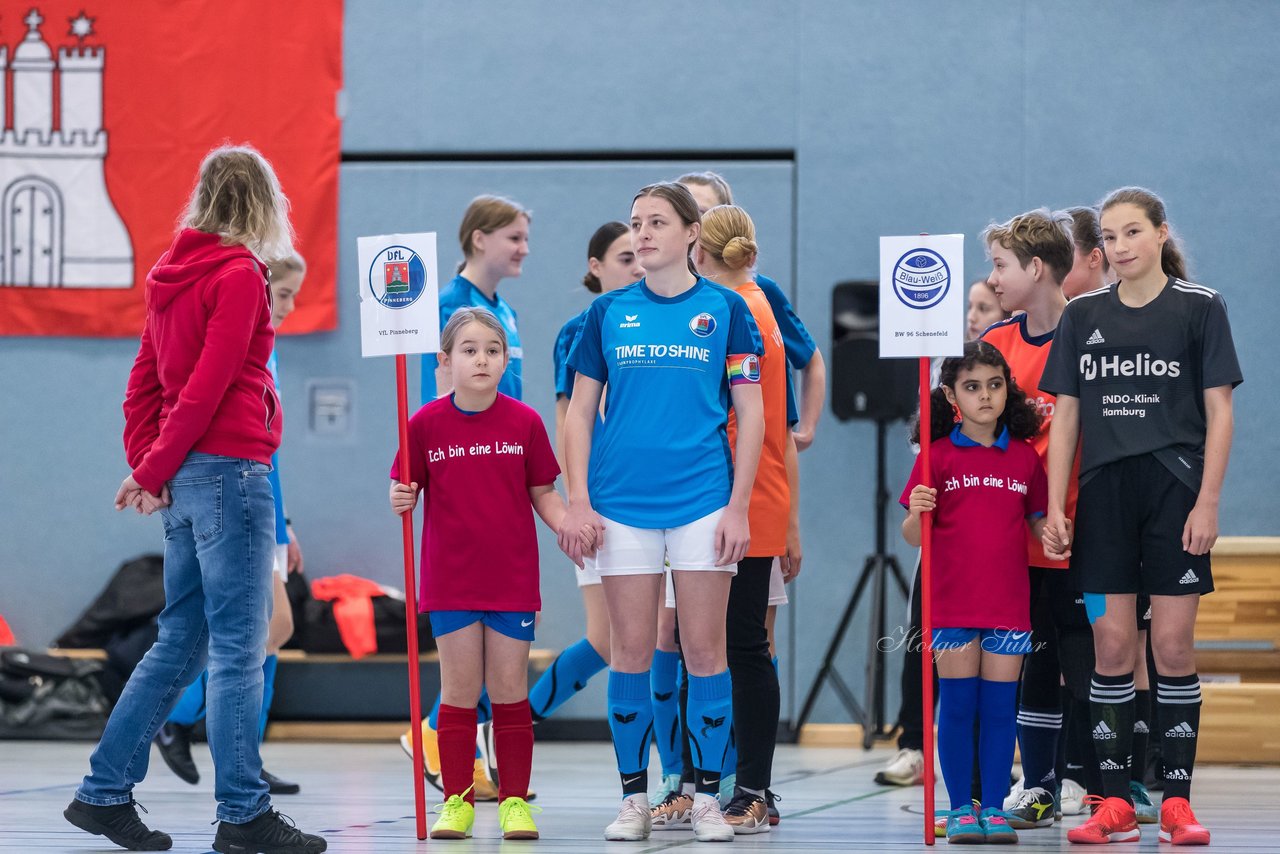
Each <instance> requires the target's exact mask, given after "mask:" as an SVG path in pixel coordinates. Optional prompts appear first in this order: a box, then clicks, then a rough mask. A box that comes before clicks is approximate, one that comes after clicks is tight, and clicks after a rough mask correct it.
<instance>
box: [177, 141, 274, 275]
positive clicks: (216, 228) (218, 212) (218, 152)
mask: <svg viewBox="0 0 1280 854" xmlns="http://www.w3.org/2000/svg"><path fill="white" fill-rule="evenodd" d="M181 224H182V227H183V228H194V229H196V230H197V231H203V232H206V233H209V234H217V235H220V236H221V237H222V244H223V245H224V246H233V245H241V246H244V247H245V248H247V249H248V250H249V251H250V252H252V253H253V254H255V255H257V256H258V257H259V258H261V259H262V260H264V261H273V260H276V259H279V258H285V257H288V256H289V255H292V254H293V225H292V224H291V223H290V222H289V199H288V198H287V197H286V196H285V194H284V192H283V191H282V190H281V189H280V181H279V179H278V178H276V173H275V170H273V169H272V168H271V164H270V163H268V162H267V159H266V158H265V157H263V156H262V155H261V154H260V153H259V152H258V151H257V149H255V148H253V147H251V146H248V145H223V146H219V147H218V148H215V149H213V150H212V151H210V152H209V153H208V154H207V155H205V158H204V161H203V162H202V163H201V164H200V177H199V178H198V179H197V181H196V186H195V189H194V190H193V191H192V193H191V199H190V201H188V203H187V211H186V215H185V216H184V217H183V219H182V223H181Z"/></svg>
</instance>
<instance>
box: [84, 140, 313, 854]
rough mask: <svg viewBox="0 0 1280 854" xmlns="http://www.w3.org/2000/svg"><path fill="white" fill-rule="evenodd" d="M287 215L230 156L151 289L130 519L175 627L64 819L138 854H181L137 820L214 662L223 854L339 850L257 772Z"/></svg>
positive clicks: (127, 696)
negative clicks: (274, 364)
mask: <svg viewBox="0 0 1280 854" xmlns="http://www.w3.org/2000/svg"><path fill="white" fill-rule="evenodd" d="M288 207H289V205H288V200H287V199H286V198H285V197H284V194H283V193H282V192H281V191H280V183H279V181H278V180H277V179H276V176H275V173H274V172H273V171H272V169H271V165H270V164H269V163H268V162H267V161H266V160H265V159H264V158H263V157H262V155H261V154H259V153H258V152H257V151H255V150H253V149H252V148H243V147H223V148H218V149H215V150H214V151H212V152H210V153H209V155H208V156H207V157H205V160H204V163H202V164H201V166H200V176H199V180H198V181H197V184H196V188H195V191H194V192H193V193H192V196H191V201H190V203H189V205H188V208H187V212H186V215H185V216H184V218H183V220H182V228H181V229H180V231H179V232H178V235H177V237H176V238H175V239H174V241H173V245H172V246H170V247H169V250H168V251H167V252H165V254H164V255H162V256H161V257H160V260H159V261H158V262H157V263H156V265H155V267H153V268H152V270H151V272H150V274H149V275H148V276H147V285H146V303H147V319H146V325H145V326H144V327H143V330H142V342H141V346H140V347H139V348H138V357H137V359H136V360H135V361H134V365H133V371H132V373H131V374H130V376H129V387H128V390H127V392H126V394H125V402H124V415H125V430H124V443H125V453H126V456H127V459H128V462H129V465H130V467H131V468H132V472H131V474H130V475H129V476H128V477H126V478H125V479H124V482H123V483H122V484H121V485H120V490H119V492H117V494H116V509H117V510H120V509H124V508H125V507H133V508H134V509H136V510H137V511H138V512H140V513H148V514H150V513H152V512H154V511H156V510H160V511H161V515H162V516H163V518H164V532H165V555H164V558H165V560H164V586H165V599H166V602H165V609H164V611H163V612H162V613H161V614H160V620H159V622H160V633H159V637H158V638H157V639H156V643H155V645H154V646H153V647H152V648H151V650H150V651H149V652H148V653H147V655H146V657H145V658H143V659H142V662H141V663H139V665H138V667H137V669H136V670H134V672H133V676H132V677H131V678H130V679H129V683H128V685H126V686H125V689H124V693H123V694H122V695H121V697H120V701H119V702H118V703H117V704H116V707H115V709H113V710H112V713H111V718H110V720H108V721H107V728H106V731H105V732H104V733H103V735H102V740H101V741H100V742H99V743H98V747H97V749H95V750H94V752H93V756H92V758H91V759H90V766H91V770H90V773H89V775H88V776H87V777H85V778H84V782H83V783H81V785H80V788H79V789H77V790H76V795H75V800H73V801H72V802H71V805H70V806H68V807H67V809H66V810H65V811H64V813H63V815H64V816H65V817H66V818H67V820H68V821H70V822H71V823H72V824H74V825H76V826H77V827H80V828H82V829H84V830H87V831H89V832H90V833H95V834H98V835H101V836H105V837H107V838H108V839H110V840H111V841H112V842H114V843H116V844H117V845H121V846H123V847H125V848H129V849H131V850H156V851H159V850H166V849H168V848H169V847H170V846H171V845H172V844H173V841H172V839H171V838H170V837H169V836H168V834H165V833H161V832H159V831H153V830H150V829H149V828H147V826H146V825H144V824H143V823H142V821H141V820H140V819H139V818H138V814H137V812H136V811H135V808H134V807H135V802H134V800H133V787H134V785H135V784H137V783H138V782H139V781H141V780H142V778H143V777H144V776H146V773H147V760H148V758H149V755H150V747H151V739H152V738H153V737H154V736H155V734H156V731H157V730H158V729H159V728H160V725H161V724H162V723H163V722H164V720H165V718H167V717H168V715H169V712H170V711H171V710H172V708H173V705H174V703H175V702H176V701H177V699H178V697H179V695H180V694H181V693H182V691H183V689H184V688H185V687H186V686H187V685H188V684H190V683H191V682H192V680H194V679H195V678H196V676H197V675H199V673H200V672H201V670H202V669H204V667H205V664H206V661H207V664H208V668H209V684H208V689H207V702H208V715H207V718H206V721H207V726H208V732H209V747H210V749H211V751H212V752H213V762H214V767H215V775H216V781H215V784H214V795H215V797H216V798H217V800H218V810H217V817H218V819H219V822H220V824H219V825H218V831H217V835H216V837H215V839H214V843H213V847H214V850H216V851H222V852H229V851H254V852H267V854H269V853H270V852H284V851H289V852H318V851H324V850H325V848H326V844H325V841H324V840H323V839H321V838H320V837H319V836H312V835H309V834H305V833H303V832H302V831H300V830H298V829H297V828H296V827H294V826H293V824H292V822H288V821H285V820H284V819H282V817H281V816H280V815H279V813H277V812H276V811H275V810H273V809H272V808H271V800H270V798H269V796H268V794H267V784H266V783H264V782H263V781H262V779H261V772H262V760H261V758H260V757H259V755H258V737H257V734H258V714H259V709H260V707H261V705H262V661H263V656H264V655H265V645H266V640H267V622H268V618H269V616H270V613H271V572H272V567H271V564H272V556H273V549H274V545H275V515H274V514H275V505H274V503H273V499H272V495H271V486H270V485H269V484H268V482H267V474H268V472H269V471H270V470H271V466H270V461H271V454H272V453H273V452H274V451H275V449H276V447H277V445H279V443H280V428H281V426H282V424H281V417H280V405H279V402H278V401H277V399H276V392H275V385H274V383H273V382H272V379H271V372H270V370H269V369H268V367H267V360H268V358H269V357H270V355H271V348H272V346H273V345H274V342H275V333H274V332H273V331H272V328H271V297H270V292H269V291H268V289H267V266H266V263H265V261H266V260H271V259H275V258H282V257H285V256H287V255H288V254H289V253H290V252H291V251H292V229H291V227H290V225H289V218H288Z"/></svg>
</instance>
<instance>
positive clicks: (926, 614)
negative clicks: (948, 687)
mask: <svg viewBox="0 0 1280 854" xmlns="http://www.w3.org/2000/svg"><path fill="white" fill-rule="evenodd" d="M929 373H930V371H929V358H928V357H927V356H921V357H920V475H921V482H922V483H923V484H924V485H925V486H932V485H933V474H932V472H931V471H930V466H929V446H930V444H932V442H931V440H932V438H933V436H932V433H933V430H932V424H933V412H932V409H933V407H932V406H931V405H930V404H931V402H932V401H931V397H930V394H931V392H932V391H933V389H932V388H931V387H930V382H929ZM932 563H933V514H932V513H923V514H921V516H920V644H921V654H920V664H921V667H920V679H921V688H922V691H921V693H922V695H923V697H924V718H923V720H924V844H925V845H932V844H933V838H934V837H933V815H934V804H933V605H932V602H933V599H932V592H933V579H932V577H931V575H932V573H931V568H932Z"/></svg>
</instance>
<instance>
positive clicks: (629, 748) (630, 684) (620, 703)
mask: <svg viewBox="0 0 1280 854" xmlns="http://www.w3.org/2000/svg"><path fill="white" fill-rule="evenodd" d="M608 694H609V730H610V732H612V733H613V752H614V755H615V756H616V757H617V760H618V773H619V774H620V775H621V776H622V796H623V797H626V796H628V795H641V794H644V793H645V792H647V791H649V738H650V737H651V736H652V735H653V703H652V702H651V701H650V699H649V671H648V670H645V671H643V672H641V673H620V672H618V671H617V670H613V669H610V670H609V691H608Z"/></svg>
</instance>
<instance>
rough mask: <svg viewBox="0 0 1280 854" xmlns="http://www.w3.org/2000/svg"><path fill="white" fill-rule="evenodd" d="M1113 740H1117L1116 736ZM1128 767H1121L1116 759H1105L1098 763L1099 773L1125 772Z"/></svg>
mask: <svg viewBox="0 0 1280 854" xmlns="http://www.w3.org/2000/svg"><path fill="white" fill-rule="evenodd" d="M1112 738H1115V736H1112ZM1126 767H1128V766H1125V765H1121V764H1120V763H1119V762H1116V761H1115V760H1114V759H1104V760H1102V761H1101V762H1099V763H1098V770H1099V771H1123V770H1124V769H1125V768H1126Z"/></svg>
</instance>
